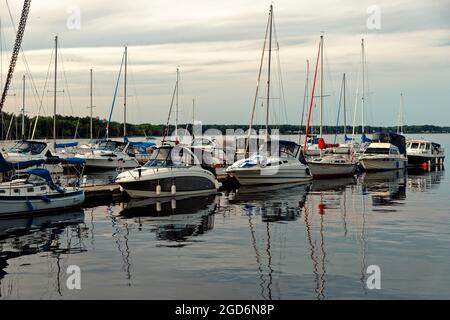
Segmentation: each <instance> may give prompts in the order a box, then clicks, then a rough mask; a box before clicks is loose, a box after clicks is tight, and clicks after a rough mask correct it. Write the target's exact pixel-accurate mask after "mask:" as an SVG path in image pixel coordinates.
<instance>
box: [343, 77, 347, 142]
mask: <svg viewBox="0 0 450 320" xmlns="http://www.w3.org/2000/svg"><path fill="white" fill-rule="evenodd" d="M345 89H346V88H345V72H344V75H343V76H342V90H343V95H344V97H343V98H344V139H345V136H346V135H347V106H346V100H345Z"/></svg>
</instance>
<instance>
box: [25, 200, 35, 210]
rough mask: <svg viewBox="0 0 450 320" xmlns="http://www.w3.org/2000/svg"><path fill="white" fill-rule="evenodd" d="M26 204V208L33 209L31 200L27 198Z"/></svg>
mask: <svg viewBox="0 0 450 320" xmlns="http://www.w3.org/2000/svg"><path fill="white" fill-rule="evenodd" d="M26 205H27V208H28V210H30V211H33V210H34V208H33V204H32V203H31V201H30V200H29V199H27V201H26Z"/></svg>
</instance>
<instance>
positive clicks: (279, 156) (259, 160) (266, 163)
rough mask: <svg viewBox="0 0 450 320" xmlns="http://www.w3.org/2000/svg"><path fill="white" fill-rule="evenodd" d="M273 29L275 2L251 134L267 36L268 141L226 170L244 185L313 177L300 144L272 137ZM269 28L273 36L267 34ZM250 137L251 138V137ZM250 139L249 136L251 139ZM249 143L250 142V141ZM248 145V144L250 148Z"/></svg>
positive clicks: (268, 23) (269, 22)
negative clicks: (248, 156) (267, 45)
mask: <svg viewBox="0 0 450 320" xmlns="http://www.w3.org/2000/svg"><path fill="white" fill-rule="evenodd" d="M272 31H273V6H272V5H270V11H269V19H268V22H267V27H266V36H265V39H264V46H263V52H262V57H261V64H260V69H259V75H258V82H257V87H256V94H255V99H254V103H253V111H252V115H251V119H250V126H249V137H250V134H251V128H252V122H253V116H254V112H255V107H256V102H257V99H258V89H259V82H260V78H261V70H262V66H263V61H264V54H265V51H266V43H267V39H268V40H269V41H268V42H269V48H268V69H267V70H268V80H267V100H266V139H265V140H266V141H265V145H263V146H262V148H261V149H260V150H259V152H258V153H257V154H255V155H253V156H251V157H250V158H246V159H242V160H239V161H237V162H235V163H234V164H233V165H231V166H229V167H228V168H227V169H226V172H227V173H228V174H230V175H231V176H233V177H235V178H236V179H237V180H238V182H239V183H240V184H241V185H244V186H249V185H265V184H279V183H295V182H304V181H309V180H311V179H312V176H311V173H310V171H309V168H308V166H307V164H306V161H305V160H304V157H303V153H302V150H301V148H300V146H299V145H298V144H297V143H295V142H291V141H283V140H272V139H271V138H270V136H269V106H270V99H271V97H270V71H271V70H270V68H271V58H272ZM267 32H269V37H267ZM249 137H248V138H249ZM247 140H249V139H247ZM247 146H248V144H247ZM246 149H247V148H246Z"/></svg>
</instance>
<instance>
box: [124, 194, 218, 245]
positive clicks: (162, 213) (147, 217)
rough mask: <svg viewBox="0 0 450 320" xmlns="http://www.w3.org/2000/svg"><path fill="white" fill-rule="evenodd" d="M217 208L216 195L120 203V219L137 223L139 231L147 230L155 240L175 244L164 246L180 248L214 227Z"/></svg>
mask: <svg viewBox="0 0 450 320" xmlns="http://www.w3.org/2000/svg"><path fill="white" fill-rule="evenodd" d="M216 207H217V196H215V195H210V196H201V197H194V198H186V197H184V198H183V197H174V198H165V199H144V200H131V201H130V202H128V203H124V204H123V209H122V211H121V212H120V215H119V219H120V221H121V222H122V223H124V224H125V223H127V224H129V223H130V222H131V223H137V224H138V226H139V229H140V230H142V229H144V228H146V227H150V230H151V232H154V233H155V234H156V239H157V240H161V241H169V242H177V244H176V245H173V244H169V245H166V246H176V247H181V246H185V245H186V244H187V242H188V241H192V237H195V236H198V235H201V234H205V233H206V232H208V231H209V230H212V229H213V228H214V212H215V210H216Z"/></svg>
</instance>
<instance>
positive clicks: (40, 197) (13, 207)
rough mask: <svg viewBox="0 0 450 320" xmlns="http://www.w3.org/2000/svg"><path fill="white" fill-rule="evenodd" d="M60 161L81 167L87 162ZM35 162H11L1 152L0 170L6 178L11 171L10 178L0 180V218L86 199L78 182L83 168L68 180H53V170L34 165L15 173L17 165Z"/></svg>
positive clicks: (44, 210)
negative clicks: (51, 172) (34, 166)
mask: <svg viewBox="0 0 450 320" xmlns="http://www.w3.org/2000/svg"><path fill="white" fill-rule="evenodd" d="M60 161H64V163H65V164H69V165H75V166H81V168H83V166H84V162H83V161H80V160H79V159H64V160H63V159H60ZM32 165H33V162H32V161H30V162H28V163H24V164H23V165H22V164H21V165H18V164H15V163H10V162H8V161H6V160H5V159H4V158H3V157H2V156H1V155H0V173H2V174H5V176H4V178H6V177H7V176H8V175H12V178H11V179H9V180H8V181H4V182H1V183H0V218H1V217H5V216H9V215H16V214H35V213H41V212H46V211H54V210H60V209H67V208H73V207H77V206H79V205H81V204H82V203H83V202H84V191H83V189H82V188H81V187H80V183H79V177H80V176H81V174H82V170H81V172H79V174H78V175H77V177H75V178H70V179H69V180H67V181H66V183H63V182H62V181H54V180H53V178H52V176H51V175H50V172H49V171H48V170H47V169H44V168H33V169H29V170H27V171H21V173H20V175H15V173H16V169H25V168H26V167H31V166H32Z"/></svg>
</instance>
